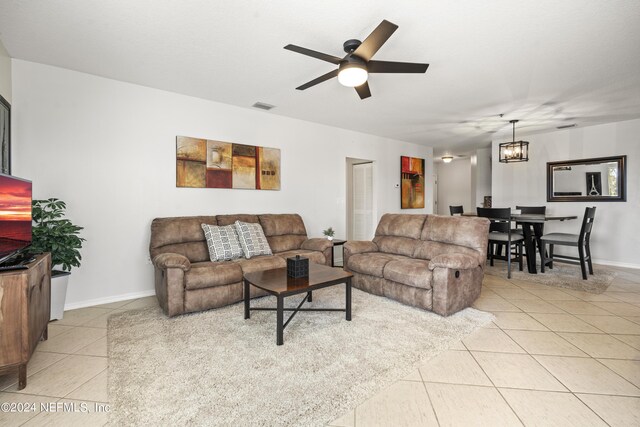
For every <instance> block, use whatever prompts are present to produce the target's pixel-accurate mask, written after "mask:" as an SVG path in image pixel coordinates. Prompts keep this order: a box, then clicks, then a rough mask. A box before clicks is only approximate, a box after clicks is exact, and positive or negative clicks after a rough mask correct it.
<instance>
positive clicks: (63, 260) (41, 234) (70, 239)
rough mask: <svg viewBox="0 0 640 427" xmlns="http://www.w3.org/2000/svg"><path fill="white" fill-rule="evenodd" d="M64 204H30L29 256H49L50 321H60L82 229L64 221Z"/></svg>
mask: <svg viewBox="0 0 640 427" xmlns="http://www.w3.org/2000/svg"><path fill="white" fill-rule="evenodd" d="M66 208H67V205H66V204H65V202H63V201H62V200H59V199H55V198H51V199H46V200H34V201H33V203H32V214H31V215H32V219H33V227H32V242H31V248H30V249H29V251H30V252H31V253H32V254H40V253H44V252H50V253H51V267H52V271H51V320H54V319H62V317H63V315H64V303H65V300H66V297H67V285H68V283H69V275H70V274H71V268H72V267H80V260H81V259H82V256H81V255H80V251H79V249H81V248H82V242H84V241H85V239H83V238H82V237H80V236H79V234H80V231H81V230H82V229H83V228H82V227H79V226H77V225H74V224H73V223H72V222H71V221H69V220H68V219H66V218H64V216H65V210H66Z"/></svg>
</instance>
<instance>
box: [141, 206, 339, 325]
mask: <svg viewBox="0 0 640 427" xmlns="http://www.w3.org/2000/svg"><path fill="white" fill-rule="evenodd" d="M236 220H239V221H243V222H250V223H260V225H261V226H262V229H263V231H264V234H265V237H266V238H267V240H268V241H269V246H270V247H271V251H272V252H273V255H262V256H257V257H253V258H251V259H245V258H240V259H237V260H233V261H222V262H211V261H210V259H209V250H208V247H207V242H206V239H205V236H204V232H203V231H202V228H201V224H211V225H221V226H222V225H229V224H233V223H234V222H235V221H236ZM332 250H333V246H332V244H331V242H329V241H328V240H326V239H321V238H316V239H309V238H307V230H306V228H305V226H304V222H303V221H302V218H301V217H300V215H297V214H266V215H217V216H192V217H175V218H156V219H154V220H153V222H152V223H151V242H150V245H149V252H150V254H151V261H152V262H153V265H154V267H155V276H156V278H155V284H156V296H157V297H158V301H159V303H160V307H162V309H163V310H164V312H165V313H166V314H167V315H168V316H176V315H178V314H182V313H189V312H194V311H202V310H208V309H210V308H216V307H222V306H224V305H228V304H233V303H236V302H238V301H241V300H242V299H243V294H242V293H243V290H242V288H243V287H242V276H243V274H245V273H250V272H253V271H261V270H268V269H272V268H280V267H286V265H287V264H286V258H288V257H291V256H295V255H303V256H305V257H308V258H309V260H310V261H312V262H315V263H318V264H325V265H329V264H330V263H331V251H332ZM262 295H265V293H264V292H263V291H260V290H259V289H256V288H253V287H252V289H251V296H252V297H256V296H262Z"/></svg>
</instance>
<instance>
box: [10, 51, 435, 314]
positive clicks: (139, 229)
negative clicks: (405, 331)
mask: <svg viewBox="0 0 640 427" xmlns="http://www.w3.org/2000/svg"><path fill="white" fill-rule="evenodd" d="M13 101H14V102H13V108H14V114H13V119H14V122H13V125H14V132H15V133H14V143H13V146H14V149H15V151H14V171H15V173H16V175H18V176H22V177H25V178H29V179H31V180H33V188H34V197H35V198H45V197H58V198H61V199H63V200H65V201H66V202H67V205H68V213H69V217H70V218H71V219H72V220H73V221H74V222H76V223H77V224H79V225H82V226H84V227H85V230H84V233H83V235H84V237H86V239H87V242H86V244H85V248H84V249H83V251H82V254H83V264H82V267H81V268H79V269H77V270H74V273H73V275H72V277H71V282H70V289H69V294H68V297H67V306H68V307H72V306H80V305H87V304H91V303H94V302H96V301H97V300H102V301H108V300H110V299H112V300H115V299H118V298H123V297H125V296H127V295H129V296H130V295H134V294H140V293H145V292H146V293H148V292H149V291H151V290H152V289H153V274H152V273H153V270H152V267H151V265H150V264H149V263H148V261H147V257H148V245H149V226H150V224H151V220H152V219H153V218H154V217H163V216H177V215H213V214H224V213H243V212H246V213H264V212H273V213H280V212H298V213H300V214H301V215H302V217H303V219H304V221H305V223H306V226H307V231H308V233H309V235H310V236H312V237H319V236H321V234H322V230H323V229H325V228H327V227H329V226H333V227H334V229H335V230H336V236H337V237H341V236H343V235H344V233H345V217H346V214H345V188H346V185H345V180H346V177H345V159H346V158H347V157H353V158H364V159H371V160H373V161H375V162H376V167H375V176H374V186H375V187H376V201H377V216H378V217H380V216H381V215H382V214H383V213H386V212H399V211H400V194H399V191H400V190H399V189H396V188H394V184H395V183H398V182H399V180H400V156H401V155H407V156H416V157H423V158H425V159H427V161H426V168H427V170H426V174H425V175H426V176H430V175H431V174H432V171H433V162H432V159H433V157H432V153H433V151H432V149H431V148H429V147H424V146H419V145H414V144H409V143H404V142H401V141H395V140H390V139H386V138H381V137H376V136H372V135H366V134H362V133H357V132H351V131H346V130H342V129H337V128H332V127H328V126H323V125H318V124H313V123H309V122H304V121H300V120H294V119H288V118H285V117H280V116H276V115H273V114H269V113H266V112H262V111H257V110H251V109H248V108H238V107H233V106H229V105H224V104H220V103H215V102H211V101H206V100H202V99H198V98H193V97H188V96H183V95H178V94H175V93H169V92H164V91H160V90H155V89H150V88H146V87H142V86H137V85H132V84H128V83H123V82H118V81H114V80H109V79H105V78H101V77H96V76H91V75H87V74H82V73H78V72H74V71H69V70H64V69H60V68H55V67H50V66H46V65H41V64H35V63H31V62H26V61H21V60H13ZM176 135H186V136H194V137H202V138H210V139H218V140H223V141H232V142H237V143H242V144H253V145H263V146H267V147H277V148H280V149H281V150H282V151H281V155H282V158H281V162H282V190H281V191H255V190H254V191H252V190H224V189H188V188H176V185H175V149H176V147H175V138H176ZM432 188H433V187H432V186H429V187H428V188H427V200H426V203H425V206H427V207H428V208H427V209H419V210H418V209H417V210H411V213H428V212H429V211H431V206H432V200H431V198H432V193H431V191H430V190H431V189H432ZM405 212H407V211H405Z"/></svg>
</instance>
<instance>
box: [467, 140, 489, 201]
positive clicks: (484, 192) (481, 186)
mask: <svg viewBox="0 0 640 427" xmlns="http://www.w3.org/2000/svg"><path fill="white" fill-rule="evenodd" d="M474 158H475V168H474V170H473V175H472V177H471V198H472V200H471V202H472V203H471V205H472V206H473V207H477V206H480V207H482V206H483V203H484V197H485V196H491V148H481V149H479V150H476V154H475V156H474Z"/></svg>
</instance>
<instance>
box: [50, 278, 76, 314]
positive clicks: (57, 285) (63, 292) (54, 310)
mask: <svg viewBox="0 0 640 427" xmlns="http://www.w3.org/2000/svg"><path fill="white" fill-rule="evenodd" d="M61 273H62V274H61ZM70 275H71V273H69V272H67V271H65V272H57V275H56V276H53V275H52V276H51V316H50V318H49V320H61V319H62V317H63V316H64V303H65V301H66V300H67V285H68V284H69V276H70Z"/></svg>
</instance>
